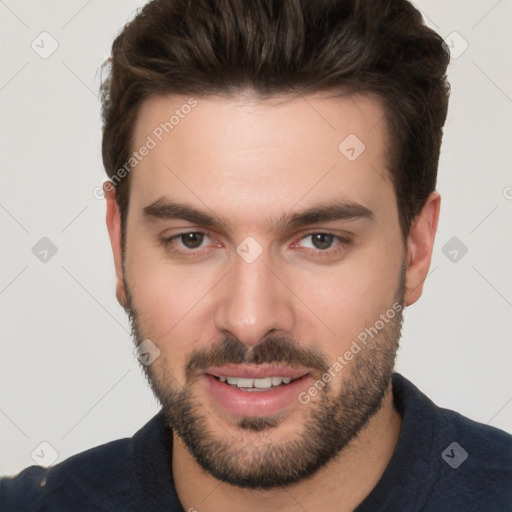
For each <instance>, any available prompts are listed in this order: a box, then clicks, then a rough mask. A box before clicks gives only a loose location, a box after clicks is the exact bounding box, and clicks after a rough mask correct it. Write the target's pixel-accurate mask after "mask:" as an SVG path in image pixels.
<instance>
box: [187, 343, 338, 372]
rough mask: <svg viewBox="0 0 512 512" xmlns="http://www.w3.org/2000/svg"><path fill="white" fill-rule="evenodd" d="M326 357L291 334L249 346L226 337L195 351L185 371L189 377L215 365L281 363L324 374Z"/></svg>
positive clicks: (326, 366)
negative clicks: (301, 344) (287, 336)
mask: <svg viewBox="0 0 512 512" xmlns="http://www.w3.org/2000/svg"><path fill="white" fill-rule="evenodd" d="M326 361H327V357H326V356H325V354H323V353H322V352H321V351H320V350H318V349H314V348H308V347H301V346H299V345H298V344H297V342H295V340H293V339H291V338H286V337H276V336H272V337H268V338H266V339H265V340H264V341H262V342H261V343H260V344H258V345H256V346H255V347H253V348H249V347H247V345H245V344H244V343H243V342H242V341H240V340H239V339H238V338H236V337H227V338H224V339H223V340H222V341H221V342H220V343H218V344H216V345H214V346H212V347H209V348H206V347H205V348H201V349H198V350H196V351H194V352H192V354H191V355H190V357H189V361H188V363H187V365H186V367H185V375H186V378H187V380H192V379H194V378H195V377H196V376H197V375H198V374H199V373H204V370H206V369H208V368H210V367H212V366H224V365H227V364H255V365H258V364H265V363H274V364H275V363H278V364H283V366H284V365H286V366H290V367H292V368H308V369H311V370H312V372H311V373H312V375H316V376H321V375H323V374H324V373H326V372H327V370H328V369H329V365H328V364H327V362H326Z"/></svg>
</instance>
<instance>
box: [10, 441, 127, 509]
mask: <svg viewBox="0 0 512 512" xmlns="http://www.w3.org/2000/svg"><path fill="white" fill-rule="evenodd" d="M130 451H131V439H121V440H118V441H113V442H110V443H107V444H104V445H101V446H98V447H95V448H92V449H90V450H87V451H85V452H82V453H79V454H77V455H74V456H72V457H70V458H69V459H66V460H65V461H63V462H61V463H60V464H57V465H56V466H53V467H50V468H42V467H40V466H31V467H29V468H27V469H25V470H23V471H22V472H21V473H19V474H18V475H16V476H14V477H4V478H2V479H0V510H2V512H25V511H26V512H33V511H34V512H35V511H39V510H47V509H46V506H48V504H50V503H51V505H52V507H51V508H50V509H51V510H76V511H79V510H91V511H93V510H104V507H103V506H102V503H103V501H104V500H103V495H104V494H105V490H106V489H107V488H108V494H111V495H117V496H119V495H120V494H122V493H123V492H126V491H127V486H128V485H129V480H130V478H129V473H130V466H131V463H130V459H131V457H130ZM91 490H94V492H92V493H91ZM96 501H98V503H96Z"/></svg>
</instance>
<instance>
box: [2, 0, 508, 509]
mask: <svg viewBox="0 0 512 512" xmlns="http://www.w3.org/2000/svg"><path fill="white" fill-rule="evenodd" d="M448 60H449V58H448V55H447V53H446V51H445V48H444V46H443V44H442V39H441V38H440V37H439V36H438V35H437V34H435V33H434V32H433V31H432V30H430V29H428V28H427V27H426V26H425V25H424V24H423V22H422V19H421V16H420V14H419V13H418V11H417V10H416V9H415V8H413V7H412V6H411V4H409V3H408V2H406V1H402V0H394V1H392V0H378V1H370V0H368V1H357V2H355V1H348V0H336V1H335V0H325V1H316V2H313V1H310V0H280V1H277V0H275V1H273V0H258V1H252V2H247V1H243V0H217V1H216V2H211V1H208V0H195V1H194V2H189V1H185V0H155V1H153V2H151V3H149V4H147V5H146V6H145V7H144V8H143V9H142V11H141V12H140V13H139V14H138V15H137V16H136V17H135V18H134V20H133V21H132V22H131V23H130V24H128V25H127V26H126V27H125V29H124V30H123V31H122V33H121V34H120V35H119V36H118V37H117V39H116V40H115V42H114V45H113V49H112V57H111V59H110V61H109V65H110V69H109V70H108V76H107V78H106V80H105V82H104V85H103V116H104V133H103V159H104V163H105V168H106V171H107V174H108V176H109V178H110V180H109V182H107V183H106V184H105V187H104V190H105V195H106V202H107V227H108V231H109V235H110V240H111V243H112V249H113V254H114V261H115V269H116V275H117V289H116V295H117V298H118V300H119V302H120V303H121V304H122V305H123V307H124V308H125V309H126V311H127V313H128V315H129V317H130V320H131V323H132V328H133V333H134V338H135V342H136V344H137V346H138V347H139V353H140V354H141V355H142V357H141V359H142V360H143V361H144V364H143V368H144V370H145V371H146V374H147V377H148V380H149V382H150V385H151V387H152V389H153V391H154V393H155V395H156V396H157V398H158V399H159V401H160V403H161V404H162V410H161V412H160V413H159V414H158V415H157V416H156V417H155V418H153V419H152V420H151V421H150V422H149V423H148V424H147V425H146V426H144V427H143V428H142V429H141V430H140V431H139V432H138V433H137V434H135V436H134V437H133V438H132V439H124V440H119V441H115V442H112V443H109V444H107V445H104V446H101V447H97V448H94V449H92V450H89V451H87V452H84V453H82V454H78V455H76V456H74V457H71V458H70V459H68V460H67V461H64V462H62V463H60V464H58V465H57V466H55V467H51V468H49V469H47V470H45V469H43V468H40V467H31V468H28V469H26V470H25V471H23V472H22V473H21V474H20V475H18V476H17V477H14V478H10V479H9V478H6V479H4V480H2V482H1V484H0V491H1V497H0V509H1V510H2V511H4V510H5V511H11V510H12V511H22V510H27V511H32V510H34V511H35V510H51V511H61V510H62V511H64V510H66V511H69V510H73V511H81V510H84V511H86V510H87V511H89V510H91V511H114V510H116V511H117V510H119V511H141V510H151V511H160V510H161V511H164V510H169V511H181V510H187V511H193V510H197V511H200V512H203V511H220V510H222V511H237V512H240V511H252V510H280V511H291V510H307V511H314V510H322V511H352V510H357V511H358V512H362V511H384V510H386V511H387V510H389V511H397V510H400V511H402V510H404V511H412V510H422V511H440V510H450V511H458V510H460V511H472V510H474V511H476V510H484V509H485V510H493V511H495V510H496V511H502V510H510V507H511V506H512V494H511V491H510V478H511V476H512V471H511V464H512V457H511V437H510V436H509V435H508V434H506V433H504V432H501V431H499V430H497V429H494V428H492V427H488V426H484V425H481V424H477V423H475V422H473V421H471V420H469V419H467V418H464V417H462V416H460V415H458V414H457V413H455V412H452V411H448V410H443V409H440V408H438V407H437V406H435V405H434V404H433V403H432V402H431V401H430V400H429V399H428V398H427V397H425V396H424V395H423V394H422V393H421V392H420V391H419V390H418V389H417V388H415V387H414V386H413V385H412V384H411V383H410V382H409V381H407V380H406V379H405V378H404V377H402V376H400V375H398V374H396V373H393V368H394V361H395V356H396V352H397V349H398V343H399V338H400V327H401V322H402V312H403V308H404V307H407V306H409V305H411V304H413V303H414V302H416V301H417V300H418V298H419V297H420V295H421V292H422V288H423V283H424V280H425V278H426V275H427V272H428V268H429V264H430V258H431V254H432V248H433V243H434V236H435V231H436V226H437V221H438V216H439V208H440V197H439V195H438V194H437V192H436V191H435V183H436V174H437V163H438V158H439V150H440V144H441V137H442V128H443V125H444V121H445V118H446V110H447V104H448V84H447V82H446V76H445V72H446V67H447V64H448Z"/></svg>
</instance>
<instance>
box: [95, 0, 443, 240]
mask: <svg viewBox="0 0 512 512" xmlns="http://www.w3.org/2000/svg"><path fill="white" fill-rule="evenodd" d="M448 62H449V55H448V52H447V51H445V45H444V44H443V39H442V38H441V37H440V36H439V35H438V34H437V33H435V32H434V31H433V30H431V29H429V28H428V27H427V26H425V24H424V22H423V19H422V16H421V14H420V12H419V11H418V10H417V9H416V8H414V7H413V6H412V5H411V4H410V3H409V2H408V1H406V0H193V1H191V0H153V1H151V2H149V3H148V4H147V5H145V6H144V7H143V8H142V10H141V11H140V12H139V13H138V14H137V15H136V16H135V18H134V19H133V20H132V21H130V22H129V23H128V24H127V25H126V26H125V27H124V29H123V30H122V32H121V33H120V34H119V35H118V36H117V38H116V39H115V41H114V43H113V46H112V55H111V57H110V58H109V59H108V60H107V62H106V63H105V64H106V67H105V68H106V70H107V75H106V77H105V79H104V81H103V83H102V103H103V111H102V112H103V163H104V166H105V169H106V172H107V174H108V176H109V177H110V178H111V179H112V177H113V176H115V174H116V171H117V170H118V169H120V168H121V167H122V166H125V164H126V162H128V161H129V159H130V154H131V152H132V151H133V147H132V146H133V132H134V126H135V123H136V119H137V113H138V111H139V109H140V106H141V104H142V103H143V102H144V100H146V99H147V98H148V97H150V96H152V95H157V94H166V93H178V94H194V95H213V94H215V95H230V94H236V93H237V92H240V91H241V90H244V89H251V90H253V91H255V92H256V93H257V94H259V95H261V97H268V96H272V95H278V94H290V93H291V94H297V95H302V94H308V93H313V92H319V91H323V90H339V91H340V92H344V93H346V92H347V91H348V92H349V93H350V92H355V93H363V94H364V93H367V94H373V95H377V96H378V97H379V98H380V100H381V101H382V104H383V106H384V109H385V114H386V119H385V121H386V125H387V128H388V138H389V140H390V146H389V153H388V155H387V160H388V161H387V164H388V168H389V170H390V176H391V179H392V182H393V185H394V189H395V193H396V197H397V204H398V211H399V215H400V224H401V229H402V232H403V234H404V236H405V235H407V233H408V232H409V228H410V225H411V222H412V220H413V219H414V218H415V217H416V216H417V215H418V213H419V212H420V210H421V208H422V206H423V204H424V203H425V200H426V198H427V197H428V195H429V194H430V192H432V191H433V190H434V189H435V185H436V177H437V166H438V161H439V152H440V146H441V139H442V129H443V126H444V122H445V119H446V113H447V108H448V97H449V85H448V82H447V80H446V68H447V66H448ZM123 174H124V173H123ZM128 198H129V179H123V180H122V181H120V182H119V183H118V184H116V200H117V202H118V204H119V207H120V210H121V221H122V227H123V233H124V232H125V227H126V216H127V211H128Z"/></svg>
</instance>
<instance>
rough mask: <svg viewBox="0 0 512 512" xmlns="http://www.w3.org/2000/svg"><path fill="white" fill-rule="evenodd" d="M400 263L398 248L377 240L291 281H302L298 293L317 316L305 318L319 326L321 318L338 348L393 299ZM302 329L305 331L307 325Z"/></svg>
mask: <svg viewBox="0 0 512 512" xmlns="http://www.w3.org/2000/svg"><path fill="white" fill-rule="evenodd" d="M401 262H402V259H401V255H400V252H399V251H398V250H393V251H389V250H386V249H385V247H384V246H381V244H378V243H376V244H374V245H373V247H367V248H365V249H364V250H361V251H358V252H354V254H353V255H352V256H351V257H349V258H347V259H346V260H345V261H343V262H342V263H341V264H339V265H337V266H333V267H330V268H325V269H323V270H322V271H321V272H318V273H315V274H313V273H308V272H303V273H302V275H300V276H296V277H297V278H296V279H294V281H295V282H296V283H302V284H301V285H300V287H299V289H298V291H297V295H298V296H299V297H301V298H303V297H304V304H305V305H306V307H307V308H308V309H309V310H310V311H312V312H313V313H314V316H315V317H318V318H317V320H314V318H313V317H311V315H307V318H311V319H313V321H314V324H315V325H316V326H317V327H320V328H321V327H322V326H321V325H320V324H319V323H318V322H319V321H318V319H321V320H322V323H324V324H326V325H327V326H328V327H329V328H330V330H331V331H333V332H334V333H335V334H332V332H331V334H332V336H333V340H334V343H335V345H336V349H337V350H340V349H341V348H342V347H344V346H345V345H349V344H350V342H351V341H352V339H353V338H354V337H356V336H357V334H359V333H360V332H361V331H363V330H364V329H365V328H366V327H368V326H369V325H373V324H374V323H375V321H377V320H378V319H379V316H380V315H381V314H383V313H385V312H386V311H387V310H388V309H389V308H390V306H391V305H392V304H393V303H394V302H395V300H396V297H395V296H396V291H397V288H398V286H399V283H400V270H401ZM310 327H311V326H310ZM302 328H303V329H306V330H307V329H308V325H303V326H302ZM322 330H323V329H322Z"/></svg>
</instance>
